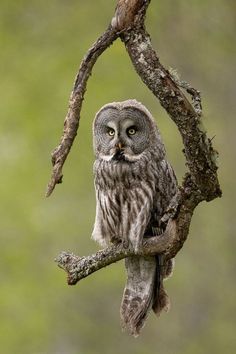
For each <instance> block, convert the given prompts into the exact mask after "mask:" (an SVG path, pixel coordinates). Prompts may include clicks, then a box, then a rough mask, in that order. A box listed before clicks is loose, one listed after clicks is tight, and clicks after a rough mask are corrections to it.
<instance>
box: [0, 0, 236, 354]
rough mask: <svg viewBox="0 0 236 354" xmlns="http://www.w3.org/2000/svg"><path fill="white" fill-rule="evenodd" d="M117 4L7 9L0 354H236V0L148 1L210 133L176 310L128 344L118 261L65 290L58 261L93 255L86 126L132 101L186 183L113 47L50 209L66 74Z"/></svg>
mask: <svg viewBox="0 0 236 354" xmlns="http://www.w3.org/2000/svg"><path fill="white" fill-rule="evenodd" d="M115 3H116V1H115V0H113V1H109V2H108V1H105V0H98V1H96V2H95V1H81V0H79V1H78V0H77V1H76V0H67V1H66V0H51V1H47V2H46V1H41V2H40V1H36V0H31V1H29V0H18V1H16V0H12V1H7V0H1V4H0V51H1V66H0V77H1V83H0V96H1V102H0V112H1V138H0V163H1V170H2V173H1V183H0V196H1V205H0V215H1V226H0V228H1V240H0V245H1V260H0V263H1V267H0V269H1V292H0V314H1V321H0V343H1V346H0V347H1V353H4V354H8V353H19V354H21V353H22V354H28V353H29V354H54V353H55V354H79V353H81V354H97V353H103V354H110V353H112V354H118V353H129V354H152V353H165V354H201V353H215V354H218V353H222V352H225V353H227V354H231V353H232V354H233V353H235V352H236V339H235V333H236V324H235V312H236V311H235V310H236V308H235V292H236V285H235V273H236V262H235V256H234V253H235V246H236V244H235V239H236V238H235V228H236V218H235V215H234V213H235V209H234V208H235V200H236V195H235V176H234V173H235V170H236V168H235V165H234V163H235V158H236V156H235V155H236V149H235V128H236V123H235V113H236V112H235V94H236V88H235V80H234V77H235V74H236V65H235V60H236V55H235V54H236V47H235V31H236V2H235V1H233V0H227V1H226V0H223V1H222V0H192V1H186V0H185V1H184V0H178V1H174V2H173V1H171V0H166V1H152V2H151V5H150V7H149V11H148V16H147V27H148V29H149V31H150V33H151V35H152V39H153V45H154V46H155V48H156V49H157V52H158V54H159V55H160V58H161V61H162V62H163V64H164V65H165V66H166V67H172V68H175V69H177V70H178V72H179V73H180V74H181V77H182V78H183V79H184V80H187V81H189V82H190V83H191V84H192V85H193V86H195V87H196V88H198V89H200V90H201V92H202V95H203V105H204V124H205V126H206V128H207V130H208V134H209V136H210V137H214V136H215V138H214V145H215V147H216V149H217V150H218V151H219V153H220V160H219V165H220V169H219V175H220V180H221V185H222V189H223V198H222V199H218V200H215V201H213V202H212V203H209V204H207V203H205V204H202V205H200V206H199V207H198V208H197V210H196V212H195V215H194V218H193V222H192V226H191V230H190V236H189V239H188V241H187V242H186V244H185V246H184V249H183V250H182V252H180V253H179V255H178V257H177V260H176V270H175V273H174V276H173V277H172V279H171V280H170V281H168V282H167V283H166V285H167V288H168V292H169V294H170V296H171V299H172V309H171V311H170V313H169V314H167V315H166V314H164V315H162V316H161V318H159V319H156V318H155V317H154V315H153V314H151V315H150V318H149V321H148V322H147V325H146V327H145V328H144V330H143V332H142V334H141V336H140V337H139V338H138V339H134V338H131V337H129V336H128V335H127V334H125V333H122V332H121V330H120V325H119V305H120V301H121V296H122V291H123V287H124V282H125V274H124V267H123V263H122V262H120V263H119V264H116V265H113V266H110V267H109V268H107V269H104V270H102V271H100V272H98V273H97V274H95V275H94V276H91V277H89V278H88V279H86V280H84V281H82V282H81V283H80V284H79V285H78V286H76V287H68V286H67V285H66V281H65V280H66V279H65V274H64V272H62V271H60V270H59V269H57V267H56V265H55V264H54V262H53V259H54V257H55V256H56V255H57V254H58V253H59V252H60V251H61V250H71V251H74V252H78V253H79V254H82V255H83V254H88V253H91V252H93V251H95V250H96V249H97V246H96V245H95V244H94V242H92V240H91V239H90V234H91V230H92V227H93V220H94V214H95V198H94V190H93V176H92V164H93V151H92V132H91V125H92V120H93V117H94V115H95V112H96V111H97V110H98V109H99V108H100V107H101V106H102V105H103V104H105V103H107V102H109V101H114V100H123V99H127V98H137V99H138V100H140V101H141V102H143V103H144V104H145V105H147V107H148V108H149V109H150V111H151V112H152V113H153V115H154V116H155V117H156V119H157V122H158V125H159V127H160V129H161V132H162V135H163V138H164V141H165V144H166V147H167V151H168V156H169V159H170V160H171V162H172V164H173V166H174V168H175V169H176V171H177V174H178V177H179V179H180V181H181V176H182V175H183V173H184V171H185V166H184V158H183V155H182V153H181V150H182V144H181V140H180V137H179V134H178V131H177V129H176V127H175V125H174V124H173V123H172V122H171V120H170V119H169V118H168V117H167V114H166V113H165V112H164V111H163V109H162V108H161V107H160V105H159V103H158V102H157V100H156V99H155V97H153V96H152V94H151V93H150V92H149V91H148V89H147V88H146V87H145V86H144V84H143V83H142V82H141V81H140V79H139V78H138V76H137V75H136V74H135V72H134V70H133V68H132V66H131V63H130V60H129V58H128V56H127V54H126V52H125V49H124V47H123V45H122V44H121V42H120V41H117V42H116V43H115V44H114V45H113V46H112V47H111V48H110V49H109V50H107V51H106V52H105V53H104V54H103V55H102V57H101V58H100V59H99V60H98V62H97V64H96V66H95V68H94V71H93V76H92V77H91V78H90V80H89V84H88V90H87V93H86V98H85V101H84V105H83V109H82V119H81V125H80V129H79V133H78V137H77V140H76V141H75V144H74V146H73V149H72V151H71V153H70V155H69V158H68V160H67V162H66V165H65V168H64V182H63V184H62V185H60V186H57V188H56V190H55V192H54V194H53V195H52V196H51V197H50V198H49V199H45V197H44V191H45V187H46V184H47V182H48V180H49V176H50V173H51V164H50V152H51V151H52V149H53V148H54V147H55V146H56V145H57V144H58V142H59V138H60V135H61V131H62V126H63V120H64V117H65V114H66V111H67V105H68V98H69V94H70V91H71V88H72V83H73V80H74V76H75V74H76V71H77V69H78V66H79V63H80V61H81V59H82V57H83V55H84V54H85V52H86V50H87V49H88V48H89V47H90V46H91V44H92V43H93V42H94V41H95V40H96V38H97V37H98V35H100V34H101V33H102V32H103V31H104V29H105V28H106V26H107V24H108V23H109V21H110V19H111V16H112V15H113V12H114V7H115Z"/></svg>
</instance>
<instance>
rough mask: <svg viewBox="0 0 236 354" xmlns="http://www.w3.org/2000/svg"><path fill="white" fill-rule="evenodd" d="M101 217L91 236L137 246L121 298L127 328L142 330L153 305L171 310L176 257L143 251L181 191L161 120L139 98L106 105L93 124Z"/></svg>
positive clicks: (157, 310) (108, 242) (98, 215)
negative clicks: (168, 288)
mask: <svg viewBox="0 0 236 354" xmlns="http://www.w3.org/2000/svg"><path fill="white" fill-rule="evenodd" d="M93 145H94V153H95V162H94V177H95V181H94V184H95V191H96V218H95V224H94V230H93V233H92V237H93V239H94V240H95V241H97V242H98V243H99V244H100V245H102V246H103V247H105V246H108V245H111V244H120V243H122V244H123V245H124V246H125V247H127V246H130V247H133V250H134V254H137V255H134V256H132V257H128V258H126V260H125V267H126V270H127V282H126V286H125V290H124V294H123V299H122V304H121V310H120V314H121V323H122V326H123V328H125V329H126V330H128V332H129V333H130V334H132V335H134V336H137V335H138V334H139V333H140V330H141V328H142V327H143V325H144V323H145V321H146V319H147V316H148V314H149V312H150V310H151V309H153V311H154V312H155V313H156V314H157V315H159V314H160V312H161V310H163V309H164V310H166V311H167V310H168V308H169V299H168V295H167V294H166V292H165V290H164V287H163V279H164V278H166V277H167V276H168V275H169V274H170V272H171V270H172V263H173V262H172V260H171V261H169V262H163V257H162V256H161V255H156V256H147V257H143V256H139V255H138V251H139V249H140V247H141V244H142V242H143V239H144V238H146V237H153V236H156V237H158V235H160V234H161V233H162V232H163V231H164V229H165V226H166V225H165V224H163V223H162V221H161V218H162V216H163V214H164V212H165V210H166V208H167V207H168V205H169V203H170V201H171V199H172V198H173V196H174V195H175V194H176V192H177V180H176V177H175V174H174V171H173V169H172V167H171V165H170V164H169V162H168V161H167V160H166V153H165V147H164V145H163V143H162V140H161V136H160V133H159V130H158V128H157V125H156V123H155V121H154V119H153V117H152V115H151V113H150V112H149V111H148V110H147V108H146V107H145V106H143V105H142V104H141V103H139V102H138V101H136V100H127V101H124V102H113V103H108V104H106V105H105V106H103V107H102V108H101V109H100V110H99V112H98V113H97V114H96V116H95V119H94V124H93Z"/></svg>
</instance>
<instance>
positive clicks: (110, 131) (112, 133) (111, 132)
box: [108, 128, 115, 136]
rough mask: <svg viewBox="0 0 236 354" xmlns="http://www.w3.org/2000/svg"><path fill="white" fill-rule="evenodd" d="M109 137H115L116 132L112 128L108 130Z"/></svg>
mask: <svg viewBox="0 0 236 354" xmlns="http://www.w3.org/2000/svg"><path fill="white" fill-rule="evenodd" d="M108 135H110V136H114V135H115V130H114V129H112V128H109V130H108Z"/></svg>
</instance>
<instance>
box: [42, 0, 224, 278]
mask: <svg viewBox="0 0 236 354" xmlns="http://www.w3.org/2000/svg"><path fill="white" fill-rule="evenodd" d="M149 3H150V1H149V0H129V1H128V2H127V1H126V0H119V1H118V4H117V8H116V12H115V16H114V17H113V19H112V20H111V25H110V26H109V27H108V29H107V31H106V32H105V33H104V34H103V35H102V36H101V37H100V38H99V39H98V40H97V42H96V43H95V44H94V45H93V46H92V48H91V49H90V50H89V51H88V53H87V55H86V56H85V58H84V60H83V61H82V63H81V66H80V69H79V73H78V75H77V78H76V81H75V84H74V88H73V91H72V94H71V97H70V103H69V110H68V113H67V116H66V119H65V123H64V131H63V135H62V138H61V142H60V144H59V146H58V147H57V148H56V149H55V150H54V152H53V154H52V164H53V172H52V178H51V181H50V182H49V184H48V189H47V196H49V195H50V194H51V193H52V191H53V189H54V187H55V185H56V184H57V183H61V181H62V167H63V164H64V162H65V160H66V158H67V155H68V153H69V151H70V148H71V146H72V144H73V141H74V138H75V136H76V134H77V129H78V126H79V118H80V111H81V107H82V102H83V99H84V94H85V91H86V84H87V80H88V78H89V75H90V74H91V71H92V68H93V65H94V64H95V62H96V60H97V59H98V57H99V56H100V55H101V54H102V52H103V51H104V50H105V49H106V48H107V47H108V46H109V45H111V44H112V42H113V41H114V40H115V39H116V38H118V37H119V38H121V40H122V41H123V42H124V44H125V47H126V49H127V52H128V54H129V56H130V58H131V61H132V63H133V66H134V68H135V70H136V72H137V74H138V75H139V76H140V78H141V79H142V81H143V82H144V83H145V84H146V85H147V87H148V88H149V89H150V90H151V91H152V93H153V94H154V95H155V96H156V97H157V98H158V100H159V102H160V104H161V105H162V107H163V108H164V109H165V110H166V111H167V113H168V114H169V116H170V118H171V119H172V120H173V121H174V123H175V124H176V125H177V127H178V129H179V132H180V134H181V136H182V140H183V144H184V153H185V157H186V164H187V167H188V169H189V172H188V173H187V174H186V176H185V177H184V180H183V184H182V186H181V187H180V189H179V193H178V195H177V196H176V198H174V200H173V201H172V202H171V204H170V206H169V208H168V210H167V211H166V213H165V215H164V217H163V218H164V220H163V221H164V222H165V223H166V224H167V228H166V231H165V232H164V233H163V235H161V236H159V237H156V238H149V239H145V242H144V243H143V247H142V248H141V249H140V253H139V254H145V255H147V254H154V253H162V254H163V255H164V256H165V258H166V259H169V258H172V257H174V256H175V255H176V254H177V253H178V251H179V250H180V249H181V247H182V246H183V244H184V242H185V240H186V238H187V236H188V231H189V225H190V222H191V217H192V214H193V211H194V209H195V207H196V206H197V205H198V204H199V203H200V202H201V201H203V200H206V201H210V200H212V199H214V198H217V197H220V196H221V190H220V186H219V182H218V177H217V152H216V151H215V150H214V149H213V147H212V142H211V140H210V139H209V138H208V137H207V135H206V132H205V130H204V129H203V126H202V122H201V98H200V92H199V91H197V90H195V89H194V88H193V87H191V86H190V85H189V84H187V83H186V82H182V81H180V80H179V79H178V78H176V77H175V75H173V72H172V73H171V72H169V71H168V70H167V69H165V68H164V66H163V65H162V64H161V63H160V61H159V57H158V55H157V53H156V52H155V50H154V49H153V47H152V44H151V39H150V35H149V34H148V33H147V31H146V29H145V25H144V21H145V14H146V10H147V8H148V6H149ZM183 90H185V91H186V92H187V94H189V95H190V97H191V99H192V103H190V101H189V100H188V98H187V97H186V96H185V95H184V93H183ZM170 225H172V228H171V230H172V232H169V230H170V229H169V228H170ZM173 225H175V227H174V228H173ZM133 254H134V253H133V250H131V249H129V248H126V247H124V245H116V246H111V247H109V248H106V249H104V250H102V251H99V252H97V253H96V254H94V255H92V256H88V257H82V258H81V257H78V256H74V255H72V254H68V253H61V254H60V256H59V257H58V258H57V262H58V265H59V266H60V267H61V268H63V269H64V270H66V271H67V273H68V275H69V278H68V282H69V284H75V283H76V282H77V281H79V280H80V279H82V278H84V277H86V276H88V275H89V274H91V273H93V272H94V271H96V270H98V269H100V268H102V267H104V266H106V265H108V264H111V263H113V262H116V261H118V260H120V259H122V258H125V257H128V256H130V255H133Z"/></svg>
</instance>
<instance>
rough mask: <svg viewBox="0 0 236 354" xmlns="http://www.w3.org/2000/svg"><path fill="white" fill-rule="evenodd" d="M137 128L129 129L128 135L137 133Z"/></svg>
mask: <svg viewBox="0 0 236 354" xmlns="http://www.w3.org/2000/svg"><path fill="white" fill-rule="evenodd" d="M136 131H137V130H136V128H135V127H131V128H129V129H127V134H128V135H134V134H135V133H136Z"/></svg>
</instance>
